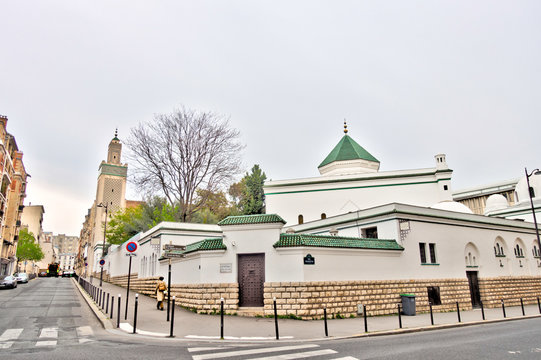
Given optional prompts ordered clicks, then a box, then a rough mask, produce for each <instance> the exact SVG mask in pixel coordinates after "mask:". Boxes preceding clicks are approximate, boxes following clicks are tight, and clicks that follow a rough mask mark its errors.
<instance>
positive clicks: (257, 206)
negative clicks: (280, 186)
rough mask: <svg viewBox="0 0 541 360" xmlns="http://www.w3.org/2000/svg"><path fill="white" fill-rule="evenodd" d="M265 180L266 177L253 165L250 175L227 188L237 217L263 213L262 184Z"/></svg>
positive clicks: (263, 195) (247, 174) (263, 194)
mask: <svg viewBox="0 0 541 360" xmlns="http://www.w3.org/2000/svg"><path fill="white" fill-rule="evenodd" d="M266 179H267V175H265V173H264V172H263V171H262V170H261V168H260V167H259V165H257V164H255V165H254V166H253V167H252V170H251V173H246V174H245V175H244V177H243V178H242V180H241V181H239V182H238V183H235V184H233V185H231V186H230V187H229V195H230V196H231V198H232V199H233V203H234V207H235V208H236V212H237V213H238V215H252V214H264V213H265V193H264V192H263V184H264V183H265V180H266ZM235 215H237V214H235Z"/></svg>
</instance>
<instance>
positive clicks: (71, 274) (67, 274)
mask: <svg viewBox="0 0 541 360" xmlns="http://www.w3.org/2000/svg"><path fill="white" fill-rule="evenodd" d="M74 275H75V271H73V270H66V271H64V272H63V273H62V277H72V276H74Z"/></svg>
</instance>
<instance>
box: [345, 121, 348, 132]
mask: <svg viewBox="0 0 541 360" xmlns="http://www.w3.org/2000/svg"><path fill="white" fill-rule="evenodd" d="M347 133H348V124H347V123H346V119H344V134H346V135H347Z"/></svg>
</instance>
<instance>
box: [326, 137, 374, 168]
mask: <svg viewBox="0 0 541 360" xmlns="http://www.w3.org/2000/svg"><path fill="white" fill-rule="evenodd" d="M356 159H363V160H368V161H374V162H377V163H379V160H378V159H376V158H375V157H373V156H372V155H371V154H370V153H369V152H368V151H366V150H365V149H364V148H363V147H362V146H361V145H359V144H357V143H356V142H355V140H353V139H352V138H351V137H350V136H349V135H347V134H346V135H344V137H343V138H342V140H340V142H339V143H338V145H336V146H335V147H334V149H332V151H331V153H330V154H329V155H327V157H326V158H325V160H323V162H322V163H321V164H319V166H318V168H320V167H323V166H325V165H328V164H330V163H332V162H334V161H342V160H356Z"/></svg>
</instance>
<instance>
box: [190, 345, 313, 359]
mask: <svg viewBox="0 0 541 360" xmlns="http://www.w3.org/2000/svg"><path fill="white" fill-rule="evenodd" d="M315 347H319V345H316V344H308V345H293V346H278V347H268V348H258V349H249V350H238V351H226V352H221V353H212V354H202V355H194V356H193V360H206V359H219V358H225V357H234V356H237V357H238V356H244V355H254V354H264V353H270V352H278V351H290V350H301V349H309V348H315Z"/></svg>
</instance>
